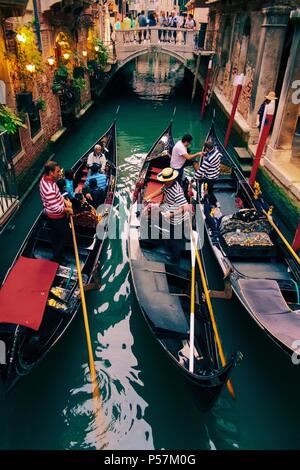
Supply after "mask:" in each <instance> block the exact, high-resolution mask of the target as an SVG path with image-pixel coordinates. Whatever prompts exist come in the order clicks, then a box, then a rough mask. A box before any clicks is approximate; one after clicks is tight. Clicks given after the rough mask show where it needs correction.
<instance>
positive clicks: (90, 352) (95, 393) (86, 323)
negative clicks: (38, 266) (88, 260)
mask: <svg viewBox="0 0 300 470" xmlns="http://www.w3.org/2000/svg"><path fill="white" fill-rule="evenodd" d="M70 223H71V230H72V237H73V245H74V251H75V259H76V268H77V275H78V282H79V289H80V297H81V303H82V313H83V319H84V327H85V334H86V341H87V347H88V356H89V367H90V374H91V381H92V385H93V398H94V404H95V412H96V414H98V410H99V405H100V391H99V387H98V384H97V375H96V369H95V363H94V357H93V349H92V341H91V333H90V327H89V319H88V313H87V308H86V301H85V294H84V286H83V280H82V273H81V267H80V261H79V255H78V247H77V240H76V233H75V227H74V221H73V216H71V217H70Z"/></svg>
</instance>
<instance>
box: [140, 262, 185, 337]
mask: <svg viewBox="0 0 300 470" xmlns="http://www.w3.org/2000/svg"><path fill="white" fill-rule="evenodd" d="M132 268H133V271H134V279H135V284H136V288H137V294H138V299H139V302H140V306H141V308H142V309H143V310H144V311H145V313H146V314H147V316H148V319H149V321H150V322H151V324H152V325H153V326H154V327H155V328H156V329H158V330H159V331H160V332H162V331H163V330H165V331H166V332H167V331H168V332H174V333H179V334H183V335H184V336H185V335H187V334H188V331H189V324H188V322H187V320H186V317H185V314H184V312H183V309H182V305H181V303H180V300H179V298H178V297H176V296H174V295H171V293H170V292H169V289H168V282H167V276H166V274H165V273H164V272H163V269H164V265H163V264H162V263H151V262H143V263H141V262H137V261H136V262H135V261H133V262H132ZM154 298H155V302H153V299H154Z"/></svg>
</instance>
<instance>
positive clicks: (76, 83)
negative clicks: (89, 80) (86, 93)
mask: <svg viewBox="0 0 300 470" xmlns="http://www.w3.org/2000/svg"><path fill="white" fill-rule="evenodd" d="M85 86H86V80H85V79H84V78H73V77H72V76H70V75H69V70H68V68H67V67H66V66H64V65H60V66H59V67H58V69H57V70H56V71H55V73H54V78H53V83H52V87H51V88H52V91H53V93H57V94H63V93H64V91H65V90H66V89H67V88H72V89H73V90H74V91H75V92H78V93H80V91H81V90H82V89H83V88H84V87H85Z"/></svg>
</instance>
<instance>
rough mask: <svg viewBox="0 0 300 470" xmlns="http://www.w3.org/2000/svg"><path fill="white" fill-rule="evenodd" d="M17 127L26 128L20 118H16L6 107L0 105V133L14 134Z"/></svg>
mask: <svg viewBox="0 0 300 470" xmlns="http://www.w3.org/2000/svg"><path fill="white" fill-rule="evenodd" d="M18 127H26V126H25V124H24V123H23V121H22V118H21V117H19V116H17V115H16V114H15V113H14V112H13V111H12V110H11V109H10V108H8V106H4V105H0V132H3V131H6V132H7V133H8V134H14V133H15V132H16V131H17V129H18Z"/></svg>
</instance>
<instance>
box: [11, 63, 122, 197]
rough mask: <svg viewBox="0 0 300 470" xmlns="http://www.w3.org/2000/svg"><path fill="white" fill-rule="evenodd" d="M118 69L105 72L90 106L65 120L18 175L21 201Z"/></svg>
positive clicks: (115, 67)
mask: <svg viewBox="0 0 300 470" xmlns="http://www.w3.org/2000/svg"><path fill="white" fill-rule="evenodd" d="M117 70H118V67H117V64H112V65H111V69H110V71H109V72H108V73H105V74H104V76H103V80H102V82H101V84H100V85H99V86H98V89H97V92H96V94H95V95H94V97H93V98H94V99H93V100H92V101H89V103H88V106H85V107H83V108H82V109H81V110H80V112H78V113H77V114H76V115H74V117H73V118H72V119H70V120H69V121H68V122H65V127H63V128H62V130H61V131H60V132H59V133H57V135H54V136H53V137H52V138H51V139H50V140H49V141H48V142H47V143H44V145H43V146H42V148H41V151H40V153H39V155H38V156H37V157H36V159H35V160H34V162H33V163H32V165H30V167H27V168H25V169H24V170H23V172H22V173H20V174H18V175H17V177H16V180H17V184H18V191H19V197H20V200H21V203H22V201H23V200H24V199H25V197H26V196H27V195H28V194H29V193H30V191H31V190H32V189H33V187H34V186H35V184H36V183H37V182H38V180H39V179H40V178H41V176H42V173H43V167H44V164H45V163H46V162H47V161H49V160H52V159H54V160H55V153H56V152H57V150H58V148H59V147H60V146H61V145H62V144H63V142H64V140H65V138H66V137H67V136H68V135H69V134H70V133H71V132H72V131H73V128H74V124H75V123H76V122H78V120H80V119H82V118H83V116H85V115H86V113H87V112H88V111H90V110H91V108H92V106H93V104H94V102H95V101H98V100H100V99H101V96H102V94H103V92H104V90H105V88H106V86H107V85H108V84H109V82H110V81H111V80H112V78H113V77H114V76H115V73H116V71H117Z"/></svg>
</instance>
